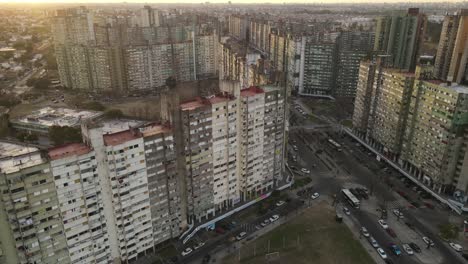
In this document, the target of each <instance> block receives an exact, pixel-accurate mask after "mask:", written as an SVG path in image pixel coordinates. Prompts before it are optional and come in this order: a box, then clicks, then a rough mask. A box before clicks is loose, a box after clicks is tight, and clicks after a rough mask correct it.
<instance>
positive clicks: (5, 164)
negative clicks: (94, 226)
mask: <svg viewBox="0 0 468 264" xmlns="http://www.w3.org/2000/svg"><path fill="white" fill-rule="evenodd" d="M0 153H1V154H0V198H1V200H0V242H1V243H0V244H1V247H2V252H3V254H4V256H3V257H0V260H1V259H2V258H3V259H4V260H5V263H24V264H26V263H57V264H58V263H72V262H71V258H73V256H71V255H69V252H68V249H67V239H66V232H69V231H70V230H65V229H64V226H63V221H62V217H61V209H60V201H59V199H58V198H57V194H56V187H55V184H54V176H53V175H52V173H51V170H50V167H49V164H48V162H47V160H46V159H45V157H43V156H42V154H41V152H40V151H39V149H37V148H34V147H28V146H22V145H16V144H10V143H5V142H0ZM77 254H79V253H77Z"/></svg>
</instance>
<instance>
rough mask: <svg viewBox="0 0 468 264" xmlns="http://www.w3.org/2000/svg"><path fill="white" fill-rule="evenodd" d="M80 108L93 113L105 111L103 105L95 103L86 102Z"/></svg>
mask: <svg viewBox="0 0 468 264" xmlns="http://www.w3.org/2000/svg"><path fill="white" fill-rule="evenodd" d="M82 108H84V109H87V110H94V111H104V110H105V109H106V107H105V106H104V105H103V104H101V103H99V102H96V101H91V102H87V103H85V104H83V105H82Z"/></svg>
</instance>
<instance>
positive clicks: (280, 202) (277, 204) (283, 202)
mask: <svg viewBox="0 0 468 264" xmlns="http://www.w3.org/2000/svg"><path fill="white" fill-rule="evenodd" d="M285 203H286V202H285V201H278V202H277V203H276V206H278V207H279V206H282V205H283V204H285Z"/></svg>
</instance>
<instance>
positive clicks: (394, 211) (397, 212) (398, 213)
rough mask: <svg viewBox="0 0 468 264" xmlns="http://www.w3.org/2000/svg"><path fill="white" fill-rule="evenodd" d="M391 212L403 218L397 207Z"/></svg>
mask: <svg viewBox="0 0 468 264" xmlns="http://www.w3.org/2000/svg"><path fill="white" fill-rule="evenodd" d="M393 214H394V215H395V216H396V217H398V218H400V219H403V218H405V216H404V215H403V213H402V212H401V211H400V210H399V209H393Z"/></svg>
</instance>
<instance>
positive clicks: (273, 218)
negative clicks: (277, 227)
mask: <svg viewBox="0 0 468 264" xmlns="http://www.w3.org/2000/svg"><path fill="white" fill-rule="evenodd" d="M278 219H279V215H277V214H275V215H273V216H271V217H270V222H271V223H273V222H275V221H276V220H278Z"/></svg>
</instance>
